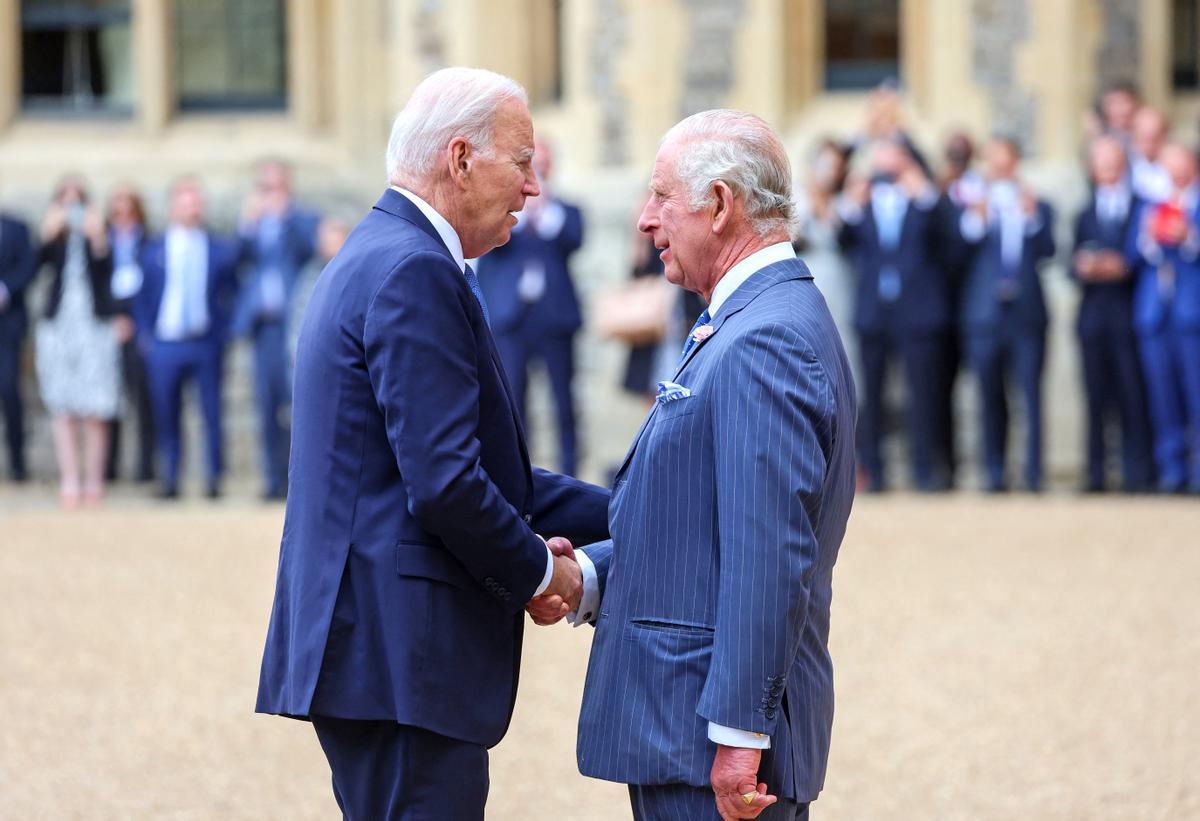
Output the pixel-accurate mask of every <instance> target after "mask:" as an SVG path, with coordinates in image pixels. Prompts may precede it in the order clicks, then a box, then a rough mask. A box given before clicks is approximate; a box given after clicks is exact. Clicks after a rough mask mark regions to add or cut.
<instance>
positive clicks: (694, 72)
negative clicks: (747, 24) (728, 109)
mask: <svg viewBox="0 0 1200 821" xmlns="http://www.w3.org/2000/svg"><path fill="white" fill-rule="evenodd" d="M683 5H684V7H685V9H686V14H687V18H688V26H689V42H688V45H687V48H686V49H685V50H684V62H683V96H682V97H681V98H680V100H679V115H680V116H681V117H686V116H688V115H689V114H695V113H696V112H697V111H704V110H706V109H710V108H722V107H724V106H726V105H728V97H729V92H730V91H731V90H732V89H733V84H734V79H735V75H736V73H737V66H736V60H735V57H736V55H735V53H734V51H735V46H736V43H737V32H738V26H739V23H740V20H741V17H742V13H743V12H744V11H745V4H744V3H743V2H742V0H683Z"/></svg>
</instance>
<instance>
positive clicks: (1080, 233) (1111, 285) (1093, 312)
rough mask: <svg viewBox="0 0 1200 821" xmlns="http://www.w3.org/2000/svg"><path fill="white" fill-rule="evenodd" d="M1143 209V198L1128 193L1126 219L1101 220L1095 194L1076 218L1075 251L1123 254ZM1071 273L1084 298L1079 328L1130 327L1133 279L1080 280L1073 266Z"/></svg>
mask: <svg viewBox="0 0 1200 821" xmlns="http://www.w3.org/2000/svg"><path fill="white" fill-rule="evenodd" d="M1141 210H1142V201H1141V200H1140V199H1139V198H1137V197H1135V196H1131V197H1130V200H1129V208H1128V210H1127V212H1126V214H1125V219H1124V220H1122V221H1121V222H1120V224H1113V223H1108V222H1105V221H1104V220H1101V219H1100V217H1099V215H1098V214H1097V213H1096V195H1095V194H1094V193H1093V194H1092V200H1091V202H1090V203H1088V206H1087V208H1084V209H1083V210H1082V211H1080V212H1079V215H1078V216H1077V217H1076V218H1075V248H1074V250H1075V251H1079V250H1080V249H1081V248H1084V247H1087V248H1091V249H1092V250H1096V251H1116V252H1117V253H1119V254H1121V255H1122V256H1124V255H1125V252H1126V249H1128V248H1129V243H1130V234H1131V233H1132V232H1133V230H1134V226H1135V225H1136V224H1137V223H1136V218H1137V215H1138V214H1139V213H1140V212H1141ZM1070 271H1071V276H1072V277H1074V279H1075V280H1076V281H1077V282H1079V283H1080V285H1081V287H1082V289H1083V298H1082V300H1081V301H1080V303H1079V329H1080V330H1081V331H1089V330H1098V329H1100V328H1110V329H1123V330H1125V331H1127V332H1128V331H1129V330H1131V329H1132V327H1133V278H1132V277H1129V278H1127V279H1124V280H1121V281H1119V282H1083V281H1082V280H1080V279H1079V274H1078V272H1077V271H1076V270H1075V266H1074V265H1071V266H1070Z"/></svg>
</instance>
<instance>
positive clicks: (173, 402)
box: [146, 340, 223, 489]
mask: <svg viewBox="0 0 1200 821" xmlns="http://www.w3.org/2000/svg"><path fill="white" fill-rule="evenodd" d="M222 354H223V351H222V347H221V345H220V344H218V343H215V342H211V341H209V340H190V341H186V342H154V343H153V344H152V345H151V346H150V352H149V354H148V355H147V357H146V368H147V370H148V371H149V376H150V393H151V397H152V398H153V400H154V423H155V429H156V432H157V434H158V448H159V452H160V457H161V459H162V477H163V482H164V484H165V485H166V487H168V488H172V489H173V488H176V487H178V485H179V464H180V460H181V457H182V453H183V434H182V431H181V429H180V418H179V417H180V412H181V410H182V405H183V386H184V382H186V381H188V380H195V382H196V388H197V391H198V393H199V395H200V412H201V415H202V416H203V417H204V434H205V445H206V447H205V457H206V458H205V464H204V475H205V478H206V479H207V480H208V482H209V483H210V484H211V483H213V482H216V481H217V480H218V479H219V478H220V476H221V461H222V460H221V367H222V362H221V359H222Z"/></svg>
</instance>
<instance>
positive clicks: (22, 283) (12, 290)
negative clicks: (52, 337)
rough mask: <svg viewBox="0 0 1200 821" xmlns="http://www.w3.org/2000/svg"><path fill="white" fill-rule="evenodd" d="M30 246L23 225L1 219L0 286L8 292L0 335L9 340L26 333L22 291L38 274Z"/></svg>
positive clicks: (26, 320) (0, 318) (0, 312)
mask: <svg viewBox="0 0 1200 821" xmlns="http://www.w3.org/2000/svg"><path fill="white" fill-rule="evenodd" d="M36 259H37V255H36V254H35V252H34V247H33V243H32V242H31V241H30V238H29V229H28V228H26V227H25V223H23V222H21V221H20V220H15V219H12V218H11V217H5V216H0V282H3V283H4V287H5V289H6V290H7V291H8V305H7V306H6V307H4V308H3V309H0V331H3V332H5V334H6V336H9V338H12V337H20V336H21V335H23V334H24V333H25V329H26V327H27V325H28V322H29V317H28V315H27V313H26V311H25V289H26V288H28V287H29V283H30V282H32V281H33V276H34V274H35V273H37V265H36V262H35V260H36Z"/></svg>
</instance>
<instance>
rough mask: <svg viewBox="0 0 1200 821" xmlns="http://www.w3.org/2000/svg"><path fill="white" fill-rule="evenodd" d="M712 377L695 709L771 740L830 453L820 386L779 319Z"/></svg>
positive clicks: (827, 395)
mask: <svg viewBox="0 0 1200 821" xmlns="http://www.w3.org/2000/svg"><path fill="white" fill-rule="evenodd" d="M716 384H717V385H718V386H719V387H718V388H716V392H715V393H714V395H713V398H712V402H713V419H714V425H716V426H717V429H716V430H714V431H713V442H714V449H715V454H714V456H715V461H716V471H717V477H718V494H717V513H716V518H717V521H718V522H719V526H718V528H719V529H718V539H719V551H718V552H719V573H720V581H719V584H718V591H717V603H716V620H715V633H714V637H713V652H712V664H711V666H710V667H709V672H708V677H707V680H706V681H705V684H704V689H703V691H702V693H701V696H700V703H699V705H698V707H697V712H698V713H699V715H700V716H701V717H702V718H704V719H707V720H708V721H709V722H711V723H714V724H719V725H722V726H724V727H730V728H735V729H739V730H745V731H748V732H753V733H765V734H767V735H771V734H773V731H774V729H775V723H776V715H777V713H776V709H775V708H776V705H777V701H776V699H777V697H778V693H779V691H780V689H781V687H782V683H783V681H784V680H785V678H786V676H787V674H788V671H789V670H791V668H792V666H793V664H794V662H795V659H796V654H797V653H798V651H799V647H800V640H801V636H802V633H803V631H804V628H805V620H806V617H807V613H808V603H809V597H810V595H811V591H812V576H813V570H814V567H815V565H816V559H817V542H816V536H815V533H814V530H813V516H814V515H815V513H816V511H817V507H818V505H819V503H820V501H819V500H820V494H821V489H822V487H823V485H824V482H825V477H826V470H827V465H828V454H829V453H830V452H831V449H832V435H833V434H832V431H833V424H832V419H833V408H832V404H833V400H832V392H831V390H830V387H829V383H828V380H827V378H826V376H825V374H824V371H823V369H822V368H821V366H820V365H819V364H818V363H817V361H816V357H815V356H814V355H813V353H812V352H811V350H810V349H809V347H808V346H807V345H806V344H805V343H804V342H803V340H802V339H800V338H799V336H798V335H797V334H796V333H795V332H794V331H792V330H789V329H787V328H785V327H784V326H781V325H774V326H767V327H764V328H762V329H759V330H758V331H756V332H755V333H753V334H752V335H751V336H749V337H748V338H747V339H746V341H745V344H743V345H741V346H740V347H739V348H738V349H737V350H736V355H730V356H727V357H726V359H725V360H724V361H723V362H722V363H721V373H720V375H719V377H718V378H717V380H716Z"/></svg>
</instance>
